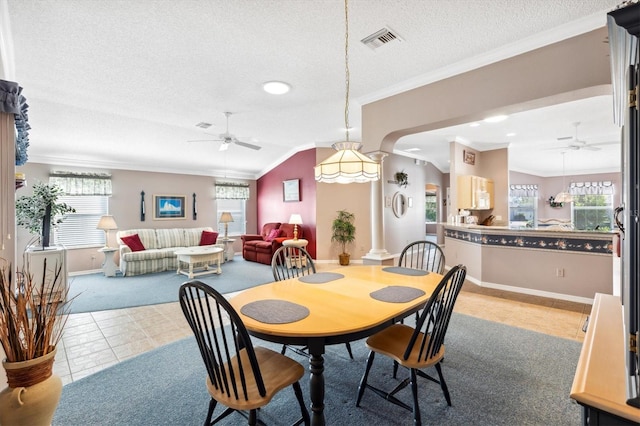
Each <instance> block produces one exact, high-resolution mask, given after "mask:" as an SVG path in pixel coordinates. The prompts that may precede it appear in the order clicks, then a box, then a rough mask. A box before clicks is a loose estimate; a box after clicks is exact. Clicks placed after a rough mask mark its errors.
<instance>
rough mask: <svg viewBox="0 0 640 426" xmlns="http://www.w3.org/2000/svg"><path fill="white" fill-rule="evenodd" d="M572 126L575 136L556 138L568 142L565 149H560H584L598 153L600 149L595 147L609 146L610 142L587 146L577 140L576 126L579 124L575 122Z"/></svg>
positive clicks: (585, 143) (584, 142)
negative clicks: (574, 129)
mask: <svg viewBox="0 0 640 426" xmlns="http://www.w3.org/2000/svg"><path fill="white" fill-rule="evenodd" d="M573 125H574V126H575V128H576V134H575V136H563V137H561V138H557V139H558V140H559V141H566V140H568V141H569V144H568V145H567V146H566V147H562V149H572V150H574V151H578V150H581V149H586V150H588V151H600V148H598V147H597V146H596V145H609V144H611V142H607V143H600V144H595V143H594V144H588V143H587V142H586V141H583V140H580V139H578V126H579V125H580V122H579V121H577V122H575V123H573Z"/></svg>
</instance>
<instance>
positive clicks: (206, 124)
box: [196, 121, 211, 129]
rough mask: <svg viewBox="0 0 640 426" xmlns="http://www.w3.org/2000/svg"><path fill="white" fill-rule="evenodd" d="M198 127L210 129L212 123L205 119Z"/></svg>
mask: <svg viewBox="0 0 640 426" xmlns="http://www.w3.org/2000/svg"><path fill="white" fill-rule="evenodd" d="M196 127H200V128H201V129H208V128H209V127H211V123H205V122H204V121H201V122H199V123H198V124H196Z"/></svg>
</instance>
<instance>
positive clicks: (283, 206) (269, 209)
mask: <svg viewBox="0 0 640 426" xmlns="http://www.w3.org/2000/svg"><path fill="white" fill-rule="evenodd" d="M315 161H316V150H315V148H312V149H308V150H306V151H301V152H298V153H296V154H295V155H293V156H292V157H290V158H288V159H287V160H285V161H283V162H282V163H280V164H279V165H278V166H277V167H275V168H274V169H272V170H271V171H270V172H269V173H267V174H265V175H264V176H262V177H261V178H259V179H258V181H257V194H258V232H259V231H260V230H261V229H262V226H263V225H264V224H265V223H269V222H282V223H287V222H288V221H289V216H291V214H293V213H298V214H300V216H302V223H303V224H302V226H301V227H302V229H303V238H304V239H306V240H308V241H309V245H308V246H307V251H308V252H309V254H310V255H311V257H312V258H314V259H315V258H316V181H315V177H314V174H313V167H314V166H315V165H316V164H315ZM290 179H300V201H299V202H291V201H290V202H286V203H285V202H284V201H283V194H282V191H283V185H282V182H283V181H285V180H290ZM298 227H300V225H299V226H298Z"/></svg>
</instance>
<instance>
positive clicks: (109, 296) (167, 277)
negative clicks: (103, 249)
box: [68, 256, 273, 314]
mask: <svg viewBox="0 0 640 426" xmlns="http://www.w3.org/2000/svg"><path fill="white" fill-rule="evenodd" d="M196 279H198V280H200V281H202V282H204V283H207V284H209V285H210V286H212V287H213V288H215V289H216V290H218V291H219V292H221V293H223V294H224V293H231V292H234V291H239V290H244V289H247V288H250V287H254V286H256V285H259V284H264V283H268V282H271V281H273V274H272V272H271V266H269V265H263V264H261V263H256V262H247V261H245V260H244V259H243V258H242V256H235V257H234V260H233V261H232V262H226V263H224V264H222V274H220V275H217V274H211V275H203V276H200V277H196ZM188 280H189V279H188V278H187V276H186V275H182V274H179V275H178V274H176V271H167V272H159V273H156V274H145V275H138V276H134V277H124V276H122V275H120V274H119V275H117V276H115V277H105V276H104V275H103V274H101V273H100V274H88V275H77V276H74V277H70V278H69V297H68V298H69V299H73V300H72V302H71V305H70V313H73V314H77V313H80V312H95V311H105V310H109V309H120V308H131V307H134V306H143V305H156V304H159V303H169V302H176V301H178V288H179V287H180V285H181V284H182V283H184V282H185V281H188Z"/></svg>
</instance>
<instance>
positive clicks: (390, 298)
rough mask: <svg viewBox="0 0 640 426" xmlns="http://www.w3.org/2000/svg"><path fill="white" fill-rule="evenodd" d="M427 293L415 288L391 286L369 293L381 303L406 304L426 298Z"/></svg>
mask: <svg viewBox="0 0 640 426" xmlns="http://www.w3.org/2000/svg"><path fill="white" fill-rule="evenodd" d="M424 294H425V292H424V291H422V290H419V289H417V288H413V287H405V286H401V285H390V286H388V287H385V288H381V289H380V290H376V291H374V292H371V293H369V296H371V297H373V298H374V299H376V300H380V301H381V302H391V303H405V302H410V301H412V300H413V299H416V298H418V297H420V296H424Z"/></svg>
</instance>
